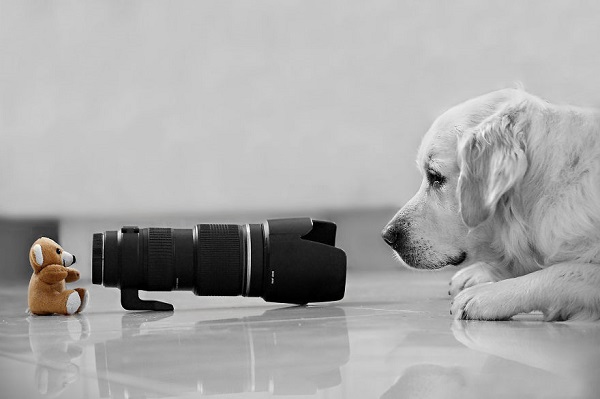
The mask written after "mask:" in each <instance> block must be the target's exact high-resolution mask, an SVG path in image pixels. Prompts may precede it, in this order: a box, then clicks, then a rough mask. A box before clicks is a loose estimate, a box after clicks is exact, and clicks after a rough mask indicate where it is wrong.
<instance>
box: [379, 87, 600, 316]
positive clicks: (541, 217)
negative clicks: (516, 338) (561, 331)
mask: <svg viewBox="0 0 600 399" xmlns="http://www.w3.org/2000/svg"><path fill="white" fill-rule="evenodd" d="M417 164H418V168H419V170H420V172H421V173H422V175H423V180H422V183H421V187H420V188H419V190H418V192H417V193H416V195H415V196H414V197H413V198H412V199H411V200H409V201H408V203H406V205H404V207H402V209H400V211H398V213H397V214H396V215H395V216H394V217H393V219H392V220H391V221H390V222H389V223H388V224H387V225H386V226H385V228H384V229H383V231H382V236H383V239H384V240H385V242H386V243H387V244H389V245H390V246H391V247H392V249H393V250H394V252H395V254H396V256H397V258H398V259H399V260H400V261H402V262H403V263H404V264H405V265H407V266H408V267H411V268H415V269H439V268H442V267H445V266H448V265H455V266H463V268H462V269H461V270H460V271H458V272H457V273H456V274H455V275H454V276H453V277H452V279H451V281H450V294H451V295H452V296H453V297H454V299H453V302H452V304H451V311H450V312H451V314H452V315H453V316H454V318H456V319H479V320H507V319H510V318H511V317H512V316H514V315H516V314H519V313H529V312H531V311H541V312H543V314H544V319H545V320H548V321H561V320H599V319H600V112H599V111H598V110H594V109H584V108H577V107H571V106H559V105H553V104H550V103H548V102H546V101H544V100H542V99H540V98H538V97H536V96H534V95H532V94H530V93H527V92H526V91H524V90H522V89H504V90H499V91H494V92H492V93H489V94H486V95H483V96H480V97H476V98H473V99H471V100H468V101H466V102H464V103H462V104H460V105H457V106H455V107H453V108H451V109H450V110H448V111H446V112H445V113H443V114H442V115H441V116H440V117H438V118H437V119H436V120H435V121H434V123H433V125H432V126H431V128H430V129H429V130H428V131H427V133H426V134H425V136H424V138H423V140H422V143H421V146H420V148H419V151H418V155H417Z"/></svg>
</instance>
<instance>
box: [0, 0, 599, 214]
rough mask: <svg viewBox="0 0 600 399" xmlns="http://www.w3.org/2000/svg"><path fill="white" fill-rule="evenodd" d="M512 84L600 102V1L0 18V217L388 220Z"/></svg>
mask: <svg viewBox="0 0 600 399" xmlns="http://www.w3.org/2000/svg"><path fill="white" fill-rule="evenodd" d="M515 81H522V82H523V83H524V84H525V86H526V88H527V89H528V90H529V91H531V92H533V93H535V94H538V95H541V96H544V97H546V98H548V99H549V100H552V101H557V102H570V103H579V104H584V105H592V104H594V103H597V102H596V101H597V100H598V97H599V94H598V93H599V90H598V88H599V87H600V3H599V2H593V1H589V2H576V1H562V2H558V1H527V2H520V1H514V2H506V1H495V2H489V1H469V2H467V1H452V2H449V1H406V2H401V1H354V0H353V1H349V0H340V1H329V0H314V1H306V0H303V1H281V0H272V1H260V0H257V1H245V0H240V1H195V0H194V1H177V2H168V1H143V2H141V1H118V2H116V1H115V2H113V1H93V2H87V1H79V0H78V1H63V2H38V1H14V2H8V1H2V2H1V3H0V216H2V215H4V216H11V217H14V216H17V217H22V216H27V217H32V216H56V217H60V218H64V217H67V218H68V217H76V216H81V215H124V214H126V215H132V214H134V215H135V214H140V215H142V214H152V213H156V212H158V213H177V214H185V213H199V212H202V213H206V212H211V211H215V212H216V211H218V212H229V211H235V212H240V211H244V210H255V211H269V210H274V211H275V210H279V211H281V210H285V209H306V210H311V209H333V208H341V209H343V208H356V207H362V208H376V207H388V206H399V205H401V204H402V203H403V202H405V201H406V200H407V199H408V198H410V196H411V195H412V193H413V191H414V190H415V189H416V187H417V186H418V181H419V176H418V173H417V172H416V168H415V166H414V156H415V151H416V148H417V146H418V143H419V140H420V137H421V135H422V134H423V133H424V131H425V130H426V129H427V127H428V125H429V124H430V123H431V121H432V120H433V118H434V117H435V116H436V115H437V114H438V113H439V112H441V111H442V110H444V109H445V108H447V107H448V106H450V105H452V104H453V103H456V102H458V101H461V100H463V99H466V98H468V97H470V96H474V95H477V94H480V93H483V92H486V91H490V90H493V89H497V88H501V87H504V86H510V85H513V82H515Z"/></svg>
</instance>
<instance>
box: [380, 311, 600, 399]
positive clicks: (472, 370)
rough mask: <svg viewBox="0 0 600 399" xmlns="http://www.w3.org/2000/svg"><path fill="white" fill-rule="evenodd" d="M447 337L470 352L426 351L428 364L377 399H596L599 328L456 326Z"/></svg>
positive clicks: (510, 324) (408, 370) (534, 324)
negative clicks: (523, 398)
mask: <svg viewBox="0 0 600 399" xmlns="http://www.w3.org/2000/svg"><path fill="white" fill-rule="evenodd" d="M452 332H453V334H454V337H455V338H456V340H458V341H459V342H460V343H462V344H463V345H465V346H466V347H468V348H469V349H472V350H473V351H464V350H456V348H455V347H454V346H450V345H449V346H440V347H439V348H436V347H428V348H427V350H426V351H422V352H423V353H425V352H426V353H427V354H428V355H429V356H428V357H429V360H430V361H431V363H422V364H412V365H410V366H408V367H406V368H404V369H403V371H402V373H401V375H400V377H399V378H398V379H397V381H396V383H395V384H394V385H393V386H392V387H391V388H390V389H388V390H387V391H386V392H385V393H384V394H383V396H382V398H385V399H391V398H427V399H437V398H440V399H441V398H445V399H446V398H448V399H451V398H461V399H467V398H483V397H485V398H505V397H527V398H544V399H545V398H565V397H577V398H590V399H592V398H598V392H600V381H599V380H600V379H599V378H598V376H600V326H599V325H596V324H594V323H589V324H587V323H586V324H548V323H538V322H506V323H486V322H478V321H456V322H455V323H454V324H453V326H452ZM403 349H404V348H403ZM432 349H434V350H435V351H433V352H432ZM407 353H408V355H410V354H411V353H412V352H407V351H406V350H405V351H404V355H406V354H407ZM422 356H423V358H425V356H427V355H425V354H423V355H422ZM409 357H410V356H409ZM423 360H425V359H423Z"/></svg>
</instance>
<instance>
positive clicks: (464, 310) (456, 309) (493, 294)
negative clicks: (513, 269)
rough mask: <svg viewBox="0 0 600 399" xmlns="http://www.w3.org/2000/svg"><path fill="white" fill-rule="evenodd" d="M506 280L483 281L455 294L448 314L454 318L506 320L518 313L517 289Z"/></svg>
mask: <svg viewBox="0 0 600 399" xmlns="http://www.w3.org/2000/svg"><path fill="white" fill-rule="evenodd" d="M510 283H511V282H510V281H508V280H505V281H500V282H498V283H483V284H479V285H475V286H473V287H470V288H467V289H465V290H463V291H461V292H459V293H458V295H456V297H455V298H454V300H453V301H452V303H451V305H450V314H451V315H452V316H454V318H455V319H456V320H508V319H510V318H511V317H512V316H514V315H516V314H518V313H520V312H521V311H520V307H519V306H517V304H518V303H519V302H518V298H517V297H518V295H517V293H518V291H516V290H515V289H514V287H512V286H511V284H510Z"/></svg>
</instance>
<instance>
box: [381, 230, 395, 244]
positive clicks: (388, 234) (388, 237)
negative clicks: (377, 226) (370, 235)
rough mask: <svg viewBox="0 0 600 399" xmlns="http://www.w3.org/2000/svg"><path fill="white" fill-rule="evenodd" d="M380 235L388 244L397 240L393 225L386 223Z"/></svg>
mask: <svg viewBox="0 0 600 399" xmlns="http://www.w3.org/2000/svg"><path fill="white" fill-rule="evenodd" d="M381 237H383V241H385V242H387V244H388V245H391V246H394V244H395V243H396V240H398V233H397V231H396V229H394V226H393V225H387V226H385V227H384V229H383V230H382V231H381Z"/></svg>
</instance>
